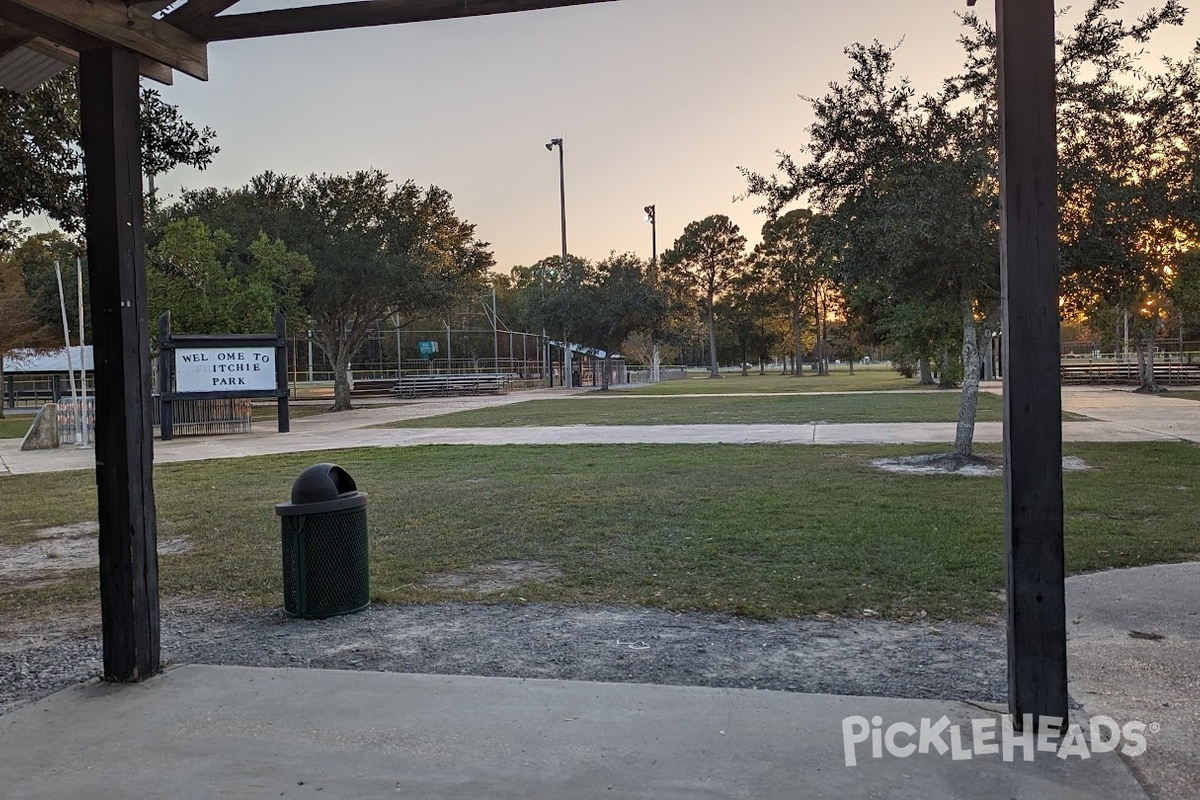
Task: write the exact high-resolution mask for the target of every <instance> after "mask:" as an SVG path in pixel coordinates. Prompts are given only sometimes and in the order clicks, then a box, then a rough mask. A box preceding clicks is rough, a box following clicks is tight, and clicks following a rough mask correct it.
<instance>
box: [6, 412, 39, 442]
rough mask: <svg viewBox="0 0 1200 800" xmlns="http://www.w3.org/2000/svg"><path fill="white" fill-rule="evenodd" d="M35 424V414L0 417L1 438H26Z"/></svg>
mask: <svg viewBox="0 0 1200 800" xmlns="http://www.w3.org/2000/svg"><path fill="white" fill-rule="evenodd" d="M32 424H33V415H29V416H25V415H22V416H19V417H17V416H11V417H5V418H4V419H0V439H24V438H25V434H26V433H28V432H29V426H30V425H32Z"/></svg>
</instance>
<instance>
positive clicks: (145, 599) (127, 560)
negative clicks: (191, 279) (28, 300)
mask: <svg viewBox="0 0 1200 800" xmlns="http://www.w3.org/2000/svg"><path fill="white" fill-rule="evenodd" d="M79 85H80V117H81V121H82V128H83V137H82V141H83V161H84V171H85V173H86V176H87V202H86V213H85V219H86V224H87V228H86V231H87V249H88V276H89V278H90V287H89V292H90V295H91V303H92V320H93V321H92V329H93V335H92V338H93V346H94V354H95V387H96V487H97V496H98V501H99V502H98V509H97V510H98V519H99V521H100V612H101V622H102V632H103V638H104V677H105V679H106V680H112V681H134V680H142V679H144V678H147V677H149V676H151V675H153V674H155V673H156V672H158V671H159V668H160V665H159V658H160V640H159V608H158V551H157V548H156V539H157V535H156V528H157V524H156V515H155V509H154V476H153V469H154V453H153V442H152V439H151V436H152V427H151V413H150V412H151V399H150V337H149V330H148V328H147V320H146V270H145V241H144V238H143V231H142V220H143V209H142V168H141V143H140V138H139V133H138V112H139V99H140V98H139V93H138V64H137V58H136V57H135V56H134V55H133V54H131V53H128V52H126V51H124V50H121V49H119V48H116V47H105V48H101V49H99V50H88V51H85V52H83V53H81V54H80V64H79Z"/></svg>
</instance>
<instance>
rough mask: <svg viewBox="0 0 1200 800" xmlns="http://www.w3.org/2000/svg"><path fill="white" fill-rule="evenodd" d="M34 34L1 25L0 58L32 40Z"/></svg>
mask: <svg viewBox="0 0 1200 800" xmlns="http://www.w3.org/2000/svg"><path fill="white" fill-rule="evenodd" d="M33 39H34V37H33V34H31V33H29V32H28V31H18V30H15V29H12V28H6V27H5V26H3V25H0V58H4V57H5V56H6V55H8V54H9V53H11V52H13V51H14V50H19V49H21V48H22V47H24V46H25V45H27V44H29V43H30V42H32V41H33Z"/></svg>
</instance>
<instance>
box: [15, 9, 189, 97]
mask: <svg viewBox="0 0 1200 800" xmlns="http://www.w3.org/2000/svg"><path fill="white" fill-rule="evenodd" d="M0 15H2V16H4V17H6V18H8V19H10V20H11V21H13V22H15V23H16V24H18V25H21V26H22V27H25V28H28V29H29V30H31V31H33V32H34V33H37V34H38V35H39V36H44V37H45V38H47V39H50V40H51V41H53V42H56V43H58V44H63V45H66V46H68V47H73V48H74V49H76V50H79V51H82V50H85V49H88V48H87V47H84V46H78V45H77V44H76V39H77V37H72V36H69V35H67V34H66V33H64V28H69V29H71V30H72V31H76V32H78V33H80V34H83V35H85V36H87V37H90V38H91V39H93V40H94V41H95V42H97V43H98V44H99V45H110V44H111V45H116V46H118V47H123V48H125V49H127V50H132V51H133V52H135V53H137V54H139V55H142V56H145V57H146V58H150V59H153V60H154V61H158V62H160V63H162V64H166V65H167V66H169V67H172V68H174V69H177V70H179V71H180V72H183V73H186V74H188V75H191V76H192V77H194V78H198V79H200V80H202V81H203V80H208V49H207V45H206V44H205V43H204V42H202V41H200V40H199V39H197V38H196V37H195V36H193V35H191V34H190V33H187V32H186V31H181V30H179V29H178V28H176V27H174V26H173V25H168V24H167V23H165V22H161V21H159V20H156V19H155V18H154V17H152V16H150V15H149V14H147V13H145V12H144V11H139V10H138V9H136V8H131V7H129V6H127V5H126V4H125V3H124V2H123V1H122V0H0Z"/></svg>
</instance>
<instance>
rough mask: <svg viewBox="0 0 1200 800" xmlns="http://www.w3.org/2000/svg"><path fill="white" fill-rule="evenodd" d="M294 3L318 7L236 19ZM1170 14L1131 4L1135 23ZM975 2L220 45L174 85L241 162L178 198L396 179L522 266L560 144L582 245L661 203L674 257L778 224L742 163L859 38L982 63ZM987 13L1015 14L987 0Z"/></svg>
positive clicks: (598, 249) (194, 116) (782, 127)
mask: <svg viewBox="0 0 1200 800" xmlns="http://www.w3.org/2000/svg"><path fill="white" fill-rule="evenodd" d="M283 5H299V3H283V2H276V3H270V2H259V1H258V0H244V2H242V3H239V4H238V6H236V7H235V9H234V10H235V11H239V12H240V11H253V10H260V9H264V8H272V7H279V6H283ZM1084 5H1085V0H1081V2H1079V3H1077V4H1076V8H1077V9H1079V8H1082V7H1083V6H1084ZM1150 5H1152V3H1150V2H1146V1H1145V0H1130V2H1129V3H1127V5H1126V16H1128V17H1133V16H1135V15H1136V14H1137V13H1140V12H1142V11H1144V10H1145V9H1146V8H1148V7H1149V6H1150ZM1185 5H1193V4H1190V3H1185ZM1059 8H1060V10H1061V9H1063V8H1064V6H1063V5H1062V4H1059ZM966 10H967V8H966V0H952V1H946V0H858V2H853V3H851V2H822V1H820V0H619V2H612V3H599V4H595V5H590V6H582V7H573V8H563V9H555V10H548V11H536V12H526V13H520V14H509V15H501V16H493V17H485V18H476V19H470V20H454V21H446V22H436V23H422V24H415V25H399V26H393V27H387V28H373V29H363V30H353V31H339V32H331V33H319V34H308V35H300V36H290V37H279V38H274V39H263V40H256V41H255V40H252V41H244V42H228V43H217V44H213V45H210V48H209V54H210V56H209V57H210V63H211V80H210V81H209V82H208V83H200V82H198V81H194V80H192V79H190V78H188V77H186V76H178V77H177V78H176V85H175V86H173V87H163V88H162V94H163V96H164V97H165V98H166V99H167V100H168V101H169V102H172V103H175V104H177V105H179V106H180V107H181V109H182V111H183V113H184V114H185V116H187V117H188V118H189V119H191V120H193V121H195V122H197V123H201V124H205V125H210V126H212V127H213V128H215V129H216V131H217V134H218V142H219V144H220V146H221V153H220V155H218V156H217V158H216V161H215V162H214V163H213V165H212V166H211V167H210V168H209V169H208V170H207V171H205V172H196V171H194V170H191V169H178V170H176V171H174V172H172V173H170V174H168V175H166V176H164V177H162V178H160V180H159V187H160V191H165V192H166V193H167V194H168V195H169V194H171V193H177V192H178V191H179V190H180V188H181V187H186V188H199V187H202V186H234V185H240V184H242V183H244V182H245V181H246V180H247V179H248V178H250V177H251V176H252V175H254V174H256V173H259V172H262V171H264V170H274V171H276V172H284V173H292V174H308V173H311V172H319V173H320V172H346V171H350V170H356V169H363V168H369V167H375V168H379V169H381V170H383V171H385V172H387V173H388V174H389V175H391V176H392V178H393V179H396V180H403V179H407V178H412V179H414V180H416V181H417V182H418V183H420V184H423V185H427V184H437V185H439V186H441V187H443V188H445V189H448V190H449V191H450V192H451V193H452V194H453V195H454V198H455V206H456V208H457V209H458V211H459V213H460V215H462V216H463V217H464V218H466V219H468V220H470V221H471V222H473V223H475V224H476V226H477V233H478V235H479V237H480V238H481V239H483V240H485V241H488V242H491V244H492V247H493V250H494V252H495V254H496V261H497V267H498V268H499V269H501V270H507V269H508V268H509V267H511V266H513V265H515V264H530V263H532V262H534V261H536V260H537V259H539V258H541V257H543V256H546V255H552V254H555V253H557V252H558V251H559V248H560V245H559V237H560V233H559V196H558V157H557V153H555V154H551V153H548V152H547V151H546V149H545V147H544V145H545V143H546V142H547V141H549V139H550V138H551V137H558V136H561V137H563V139H564V140H565V149H566V179H567V215H568V239H569V245H570V250H571V252H572V253H574V254H577V255H581V256H585V257H588V258H593V259H598V258H602V257H604V256H605V255H607V254H608V252H609V251H612V250H616V251H627V250H632V251H635V252H637V253H639V254H640V255H642V256H643V257H647V258H648V257H649V255H650V226H649V225H648V224H647V223H646V222H645V221H644V220H643V214H642V208H643V207H644V206H646V205H647V204H650V203H653V204H655V205H656V206H657V208H658V222H659V226H658V242H659V249H660V251H661V250H663V249H665V248H666V247H668V246H669V245H670V244H671V243H672V242H673V241H674V239H675V237H677V236H678V235H679V234H680V233H681V232H682V230H683V228H684V226H685V225H686V224H687V223H688V222H691V221H692V220H696V219H700V218H702V217H705V216H707V215H709V214H716V213H722V214H727V215H729V216H730V217H732V218H733V219H734V221H735V222H737V223H738V224H739V225H741V226H742V228H743V231H744V232H746V233H747V234H748V235H749V237H750V239H751V241H752V242H753V241H754V240H756V239H757V232H758V230H759V229H760V228H761V226H762V222H763V220H762V218H761V217H760V216H757V215H755V214H754V213H753V207H754V205H755V203H754V202H753V201H741V202H734V196H735V195H737V194H739V193H740V192H742V191H743V190H744V187H745V184H744V181H743V179H742V178H741V176H740V174H739V173H738V170H737V167H738V166H745V167H749V168H751V169H753V170H756V171H769V170H770V169H771V168H772V167H773V165H774V162H775V158H774V152H775V151H776V150H777V149H780V148H782V149H786V150H789V151H793V152H794V151H795V150H796V149H797V146H798V145H800V144H802V143H803V141H804V130H805V128H806V126H807V125H808V123H809V122H810V119H811V118H810V115H809V113H808V105H807V103H805V102H804V101H803V100H802V99H800V95H805V96H813V95H819V94H821V93H823V91H824V89H825V87H826V86H827V85H828V84H829V82H830V81H834V80H840V79H842V77H843V76H844V75H845V72H846V67H847V61H846V59H845V57H844V55H843V53H842V51H843V49H844V48H845V46H846V45H848V44H850V43H852V42H855V41H869V40H871V39H879V40H880V41H882V42H884V43H888V44H898V43H901V42H902V44H901V47H900V49H899V51H898V56H897V58H898V63H899V66H900V71H901V72H902V73H903V74H906V75H908V76H909V77H911V78H912V80H913V83H914V85H915V86H916V87H917V89H918V90H919V91H925V90H934V89H936V87H937V85H938V83H939V81H940V79H941V78H942V77H944V76H946V75H948V74H950V73H951V72H952V71H954V70H956V69H957V68H958V67H959V66H960V64H961V61H962V51H961V48H960V47H959V45H958V43H957V42H956V37H957V35H958V31H959V27H960V23H959V21H958V19H957V18H956V16H955V12H960V11H961V12H965V11H966ZM978 10H979V12H980V13H981V15H983V16H984V17H985V18H987V19H989V20H990V19H992V17H993V16H994V11H993V4H992V3H990V2H989V1H988V0H983V2H981V3H980V4H979V6H978ZM1068 14H1069V11H1068ZM1069 19H1070V17H1068V20H1069ZM1197 38H1200V8H1197V9H1195V10H1194V12H1193V15H1192V17H1191V18H1189V20H1188V22H1187V24H1186V26H1185V27H1184V28H1183V29H1173V30H1171V31H1168V32H1167V33H1166V34H1165V35H1163V36H1161V37H1160V40H1156V42H1155V43H1154V44H1153V45H1152V49H1153V50H1152V51H1153V52H1154V53H1155V54H1159V53H1162V54H1170V55H1176V56H1182V55H1184V54H1185V53H1186V52H1187V51H1188V50H1189V49H1190V48H1191V46H1193V45H1194V44H1195V42H1196V40H1197Z"/></svg>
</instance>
